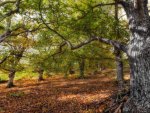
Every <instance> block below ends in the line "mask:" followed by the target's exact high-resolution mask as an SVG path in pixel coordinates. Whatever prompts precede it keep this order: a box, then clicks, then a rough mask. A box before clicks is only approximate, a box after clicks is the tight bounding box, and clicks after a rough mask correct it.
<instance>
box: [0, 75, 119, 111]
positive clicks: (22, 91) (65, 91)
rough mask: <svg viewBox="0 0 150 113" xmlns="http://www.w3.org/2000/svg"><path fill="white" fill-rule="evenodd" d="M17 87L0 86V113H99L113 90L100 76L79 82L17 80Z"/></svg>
mask: <svg viewBox="0 0 150 113" xmlns="http://www.w3.org/2000/svg"><path fill="white" fill-rule="evenodd" d="M16 85H17V87H14V88H12V89H6V88H5V85H4V84H1V85H0V113H101V112H102V110H103V108H104V106H105V104H101V102H102V101H103V100H105V99H106V98H108V97H109V96H110V95H112V94H113V93H114V92H116V91H117V86H116V84H115V81H114V80H113V79H112V78H111V77H109V76H104V75H97V76H95V77H94V78H88V79H82V80H77V79H76V80H66V79H63V78H49V79H47V80H45V81H42V82H40V83H39V82H37V81H35V80H30V81H25V80H24V81H23V80H22V81H17V82H16Z"/></svg>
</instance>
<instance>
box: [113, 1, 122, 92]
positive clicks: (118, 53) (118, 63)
mask: <svg viewBox="0 0 150 113" xmlns="http://www.w3.org/2000/svg"><path fill="white" fill-rule="evenodd" d="M117 2H118V0H115V20H116V25H115V33H116V39H120V38H121V37H120V31H119V18H118V4H117ZM114 54H115V59H116V71H117V73H116V74H117V82H118V87H119V89H120V90H122V89H123V87H124V79H123V62H122V55H121V51H120V50H119V49H117V48H116V47H114Z"/></svg>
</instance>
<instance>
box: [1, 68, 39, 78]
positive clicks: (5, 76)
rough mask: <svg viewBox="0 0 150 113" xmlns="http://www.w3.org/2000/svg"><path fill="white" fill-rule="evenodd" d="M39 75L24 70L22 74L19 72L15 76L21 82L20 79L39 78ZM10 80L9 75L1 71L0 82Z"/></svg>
mask: <svg viewBox="0 0 150 113" xmlns="http://www.w3.org/2000/svg"><path fill="white" fill-rule="evenodd" d="M37 77H38V74H37V73H34V72H32V71H30V70H24V71H21V72H17V73H16V75H15V80H20V79H33V78H37ZM6 80H8V73H5V72H2V71H0V81H6Z"/></svg>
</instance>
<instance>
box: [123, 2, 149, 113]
mask: <svg viewBox="0 0 150 113" xmlns="http://www.w3.org/2000/svg"><path fill="white" fill-rule="evenodd" d="M124 8H125V11H126V13H127V17H128V21H129V29H130V31H131V36H130V41H129V44H128V51H127V55H128V59H129V63H130V73H131V74H130V75H131V76H130V98H129V100H128V101H127V102H126V104H125V106H124V108H123V113H150V19H149V14H148V8H147V0H132V1H130V2H128V5H124Z"/></svg>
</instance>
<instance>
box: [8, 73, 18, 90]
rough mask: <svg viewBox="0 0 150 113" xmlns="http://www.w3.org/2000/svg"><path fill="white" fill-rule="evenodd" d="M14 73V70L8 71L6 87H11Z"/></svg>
mask: <svg viewBox="0 0 150 113" xmlns="http://www.w3.org/2000/svg"><path fill="white" fill-rule="evenodd" d="M15 73H16V71H10V72H9V80H8V83H7V88H11V87H13V86H14V83H13V81H14V77H15Z"/></svg>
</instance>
